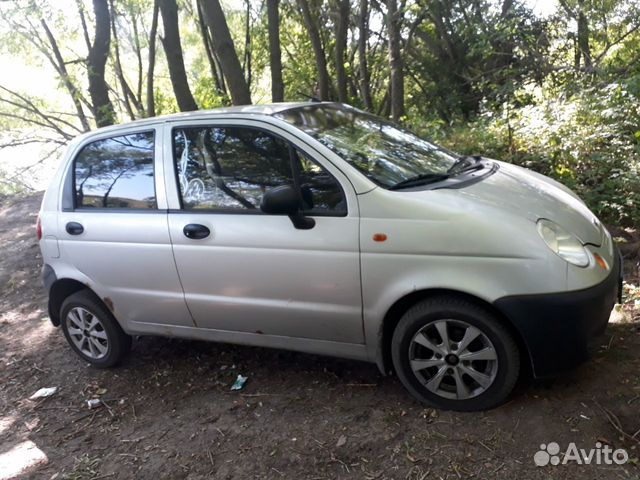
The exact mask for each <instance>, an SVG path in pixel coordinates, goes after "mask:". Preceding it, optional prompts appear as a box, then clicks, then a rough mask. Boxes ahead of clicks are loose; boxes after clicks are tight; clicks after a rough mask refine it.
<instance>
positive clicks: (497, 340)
mask: <svg viewBox="0 0 640 480" xmlns="http://www.w3.org/2000/svg"><path fill="white" fill-rule="evenodd" d="M443 335H446V336H447V339H448V342H445V341H444V339H443ZM447 345H448V347H446V346H447ZM445 347H446V348H445ZM391 356H392V359H393V366H394V367H395V371H396V373H397V375H398V377H399V378H400V381H401V382H402V384H403V385H404V387H405V388H406V389H407V390H408V391H409V392H410V393H411V394H412V395H413V396H414V397H415V398H416V399H417V400H419V401H420V402H422V403H425V404H427V405H429V406H432V407H436V408H441V409H445V410H457V411H477V410H486V409H490V408H493V407H496V406H498V405H500V404H501V403H503V402H504V401H505V400H506V398H507V397H508V396H509V394H510V393H511V391H512V390H513V387H514V385H515V383H516V381H517V379H518V375H519V372H520V352H519V350H518V346H517V344H516V342H515V340H514V338H513V335H512V334H511V333H510V332H509V331H508V330H507V329H506V328H505V327H504V326H503V325H502V324H501V323H500V322H499V321H498V320H497V319H496V317H495V316H494V315H493V314H492V313H491V312H490V311H489V310H488V309H485V308H483V307H482V306H480V305H477V304H475V303H474V302H472V301H469V300H466V299H464V298H459V297H456V296H439V297H433V298H430V299H427V300H424V301H421V302H419V303H417V304H416V305H414V306H413V307H411V308H410V309H409V310H408V311H407V312H406V313H405V314H404V315H403V316H402V318H401V319H400V321H399V323H398V325H397V326H396V329H395V330H394V333H393V338H392V340H391ZM438 357H440V358H438Z"/></svg>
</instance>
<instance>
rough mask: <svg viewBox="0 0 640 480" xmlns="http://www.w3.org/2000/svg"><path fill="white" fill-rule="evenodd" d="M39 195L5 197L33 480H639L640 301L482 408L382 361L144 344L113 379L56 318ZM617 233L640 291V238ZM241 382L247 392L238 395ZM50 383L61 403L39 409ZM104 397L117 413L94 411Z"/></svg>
mask: <svg viewBox="0 0 640 480" xmlns="http://www.w3.org/2000/svg"><path fill="white" fill-rule="evenodd" d="M39 202H40V196H39V195H34V196H31V197H27V198H24V199H20V200H13V201H9V200H6V199H5V200H4V201H2V203H1V204H0V289H1V298H0V459H1V458H4V459H5V461H6V459H7V458H15V457H16V455H13V457H10V456H7V455H6V453H7V452H10V451H12V449H15V448H18V447H20V446H25V445H31V447H35V448H37V449H39V450H35V448H32V449H31V450H30V452H31V453H33V452H39V454H40V456H41V457H40V463H39V464H37V465H35V466H33V467H31V468H30V469H29V470H28V471H26V472H23V474H22V477H21V478H43V479H54V478H58V479H62V478H68V479H103V478H105V479H120V478H136V479H148V478H150V479H165V478H167V479H192V480H195V479H204V478H216V479H227V478H238V479H252V478H269V479H279V478H285V479H334V478H356V479H361V478H362V479H416V480H417V479H427V478H429V479H431V478H433V479H461V478H519V479H530V478H531V479H533V478H575V479H578V478H579V479H590V478H593V479H596V478H598V479H600V478H607V479H613V478H624V479H626V478H640V463H639V460H638V456H639V451H640V443H639V442H638V441H639V440H640V431H639V429H640V415H639V413H640V377H639V374H638V373H639V372H640V323H639V322H638V315H637V314H636V311H635V309H634V307H633V306H632V305H625V306H624V307H623V308H622V309H620V311H619V312H618V313H617V314H614V317H615V319H616V320H617V322H616V323H612V324H611V325H610V327H609V328H608V331H607V334H606V335H605V336H604V337H603V338H602V340H601V345H602V346H601V348H600V349H599V351H598V353H596V354H595V356H594V358H593V359H592V360H591V361H590V362H588V363H587V364H585V365H584V366H583V367H581V368H580V369H578V370H576V371H574V372H572V373H571V374H570V375H567V376H566V377H564V378H560V379H556V380H554V381H546V382H533V381H524V382H521V385H519V386H518V388H517V389H516V391H515V392H514V394H513V395H512V397H511V400H510V401H509V402H508V403H507V404H506V405H504V406H502V407H500V408H497V409H495V410H492V411H489V412H483V413H468V414H462V413H452V412H445V411H434V410H432V409H428V408H425V407H424V406H422V405H420V404H418V403H417V402H415V401H414V400H412V398H411V397H409V395H408V394H407V393H405V391H404V390H403V388H402V386H401V385H400V383H399V381H398V380H397V379H396V378H393V377H383V376H381V375H380V374H379V373H378V371H377V369H376V367H375V366H374V365H369V364H365V363H359V362H354V361H346V360H339V359H331V358H323V357H318V356H313V355H304V354H298V353H290V352H284V351H277V350H268V349H260V348H249V347H239V346H231V345H222V344H213V343H203V342H193V341H182V340H172V339H166V338H152V337H145V338H140V339H137V340H136V341H135V342H134V347H133V351H132V352H131V355H130V356H129V358H128V360H127V361H126V362H125V363H124V364H123V365H122V366H121V367H119V368H117V369H113V370H106V371H100V370H96V369H94V368H91V367H89V366H88V365H87V364H86V363H84V362H82V361H81V360H80V359H79V358H78V357H77V356H76V355H75V354H73V353H72V351H71V350H70V348H69V347H68V346H67V344H66V343H65V340H64V337H63V335H62V332H61V331H60V330H59V329H56V328H54V327H53V326H52V325H51V323H50V322H49V320H48V318H47V315H46V299H45V295H44V292H43V289H42V287H41V283H40V276H39V274H40V266H41V258H40V253H39V250H38V248H37V243H36V238H35V229H34V223H35V220H36V212H37V210H38V207H39ZM618 235H621V236H624V237H625V238H626V243H625V244H624V245H623V252H624V254H625V256H626V274H627V277H628V280H629V281H630V282H631V283H633V284H636V285H637V284H638V278H637V277H638V275H637V264H636V262H637V260H638V249H639V248H638V247H639V245H640V243H638V242H637V238H635V237H634V234H633V232H631V233H629V232H618ZM239 373H241V374H243V375H246V376H248V377H249V380H248V382H247V385H246V388H245V389H244V390H242V391H240V392H231V391H230V390H229V387H230V385H231V384H232V383H233V380H234V379H235V377H236V376H237V375H238V374H239ZM52 386H57V387H59V391H58V393H56V394H55V395H53V396H52V397H50V398H48V399H45V400H40V401H31V400H28V397H29V396H30V395H31V394H32V393H34V392H35V391H36V390H38V389H39V388H41V387H52ZM98 397H101V398H102V399H103V400H104V401H105V403H106V405H107V406H108V407H104V406H103V407H99V408H97V409H94V410H89V409H88V407H87V405H86V401H87V399H90V398H98ZM634 434H635V437H634ZM25 442H32V443H29V444H27V443H25ZM549 442H557V443H559V444H560V446H561V448H562V451H564V449H566V447H567V446H568V444H569V442H575V444H576V446H577V447H578V448H583V449H586V450H590V449H592V448H595V446H596V442H601V443H603V444H608V445H611V446H612V447H613V448H615V449H617V448H624V449H626V451H627V452H628V455H629V457H630V460H629V462H627V463H626V464H624V465H593V464H592V465H579V464H577V463H575V462H572V463H570V464H567V465H562V464H561V465H557V466H551V465H549V466H546V467H536V466H535V464H534V460H533V456H534V454H535V453H536V452H537V451H538V450H539V449H540V445H541V444H548V443H549ZM13 451H14V453H15V450H13ZM3 454H5V455H4V456H2V455H3ZM45 456H46V458H45ZM18 457H19V456H18ZM0 462H1V460H0ZM3 467H4V469H5V471H8V467H7V465H6V464H5V465H4V466H3V465H2V464H0V477H2V473H1V472H2V471H3Z"/></svg>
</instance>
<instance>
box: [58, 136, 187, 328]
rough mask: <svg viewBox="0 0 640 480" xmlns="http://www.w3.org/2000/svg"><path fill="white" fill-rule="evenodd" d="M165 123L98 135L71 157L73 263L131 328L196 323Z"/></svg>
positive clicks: (64, 226)
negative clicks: (173, 208)
mask: <svg viewBox="0 0 640 480" xmlns="http://www.w3.org/2000/svg"><path fill="white" fill-rule="evenodd" d="M160 133H161V130H160V129H158V128H155V127H147V128H139V127H138V128H137V129H130V130H126V131H124V132H123V133H118V134H113V133H112V134H106V135H101V136H96V137H92V138H91V140H90V141H88V142H85V143H83V144H81V145H79V147H78V150H77V151H76V152H75V156H74V159H73V161H72V163H71V164H70V165H69V170H68V171H67V174H66V180H65V185H64V188H63V191H64V193H63V198H62V208H61V210H62V211H61V213H60V215H59V216H58V222H59V224H58V231H59V232H61V233H60V235H61V238H60V247H61V254H62V258H63V260H64V262H63V265H68V266H69V267H68V268H69V270H68V271H66V272H65V271H61V272H56V273H58V276H59V277H64V276H70V277H71V278H79V279H83V280H84V281H85V282H86V283H87V284H88V285H89V286H90V287H91V288H92V289H93V290H94V291H95V292H96V293H97V294H98V295H100V297H101V298H102V300H103V301H104V302H105V304H106V305H107V306H108V307H109V308H110V309H112V310H113V311H114V313H115V314H116V317H117V318H118V319H119V320H120V321H121V322H123V324H124V325H125V326H129V328H130V329H135V327H136V323H155V324H161V325H183V326H193V321H192V319H191V317H190V315H189V311H188V309H187V308H186V305H185V302H184V297H183V292H182V288H181V286H180V281H179V279H178V273H177V270H176V266H175V262H174V260H173V253H172V250H171V242H170V239H169V232H168V229H167V204H166V198H165V195H164V182H163V171H164V166H163V163H162V149H158V148H156V144H157V142H158V138H160Z"/></svg>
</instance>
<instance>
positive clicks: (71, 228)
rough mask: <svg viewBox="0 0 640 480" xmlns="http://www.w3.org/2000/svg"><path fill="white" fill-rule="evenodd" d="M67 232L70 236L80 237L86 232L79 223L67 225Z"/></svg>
mask: <svg viewBox="0 0 640 480" xmlns="http://www.w3.org/2000/svg"><path fill="white" fill-rule="evenodd" d="M65 230H66V231H67V233H68V234H69V235H80V234H81V233H82V232H84V227H83V226H82V224H80V223H78V222H69V223H67V225H66V227H65Z"/></svg>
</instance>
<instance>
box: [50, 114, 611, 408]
mask: <svg viewBox="0 0 640 480" xmlns="http://www.w3.org/2000/svg"><path fill="white" fill-rule="evenodd" d="M38 235H39V237H40V247H41V249H42V255H43V259H44V266H43V281H44V284H45V286H46V289H47V291H48V294H49V314H50V317H51V320H52V322H53V324H54V325H56V326H58V325H60V326H62V330H63V332H64V335H65V336H66V338H67V340H68V341H69V344H70V345H71V347H72V348H73V350H75V352H76V353H77V354H78V355H80V356H81V357H82V358H83V359H84V360H86V361H87V362H89V363H91V364H93V365H95V366H97V367H110V366H113V365H115V364H116V363H117V362H118V361H119V360H121V358H122V357H123V355H125V354H126V353H127V351H128V350H129V348H130V345H131V335H166V336H174V337H183V338H192V339H200V340H211V341H218V342H230V343H237V344H245V345H258V346H264V347H275V348H284V349H291V350H297V351H302V352H310V353H316V354H323V355H333V356H339V357H346V358H352V359H357V360H365V361H369V362H375V363H377V365H378V366H379V368H380V370H381V371H382V372H383V373H389V372H395V374H396V375H397V376H398V377H399V379H400V381H401V382H402V383H403V385H404V386H405V387H406V388H407V390H408V391H409V392H411V394H412V395H413V396H414V397H416V398H417V399H418V400H420V401H422V402H425V403H427V404H430V405H433V406H436V407H440V408H447V409H454V410H478V409H486V408H491V407H494V406H496V405H498V404H500V403H501V402H502V401H504V400H505V398H506V397H507V396H508V395H509V393H510V392H511V390H512V388H513V386H514V384H515V382H516V380H517V378H518V375H519V373H520V371H521V370H524V369H525V367H526V369H527V370H531V371H532V372H533V374H534V375H535V376H537V377H544V376H549V375H553V374H556V373H558V372H560V371H563V370H566V369H570V368H572V367H574V366H576V365H577V364H579V363H580V362H582V361H583V360H585V359H586V358H587V354H588V344H589V343H590V340H591V339H592V337H593V336H594V335H596V334H598V333H599V332H601V331H603V330H604V328H605V326H606V324H607V321H608V318H609V314H610V311H611V308H612V306H613V304H614V303H615V301H616V298H617V297H618V296H619V295H620V291H621V288H620V286H621V265H620V257H619V254H618V252H617V249H616V247H615V245H614V244H613V241H612V239H611V236H610V234H609V233H608V232H607V230H606V229H605V228H604V227H603V225H602V224H601V223H600V222H599V221H598V219H597V218H596V217H595V216H594V215H593V214H592V213H591V212H590V211H589V209H588V208H587V207H586V206H585V205H584V203H583V202H582V201H581V200H580V199H579V198H577V197H576V195H575V194H573V193H572V192H571V191H570V190H568V189H567V188H565V187H564V186H562V185H561V184H559V183H557V182H555V181H553V180H551V179H549V178H546V177H544V176H542V175H539V174H536V173H534V172H531V171H528V170H526V169H523V168H519V167H516V166H514V165H510V164H506V163H502V162H499V161H495V160H490V159H487V158H483V157H467V156H459V155H456V154H454V153H452V152H449V151H447V150H445V149H443V148H441V147H439V146H437V145H434V144H433V143H431V142H429V141H427V140H424V139H422V138H420V137H418V136H416V135H414V134H412V133H411V132H409V131H407V130H405V129H403V128H401V127H399V126H397V125H394V124H392V123H389V122H387V121H386V120H382V119H380V118H378V117H375V116H372V115H370V114H368V113H365V112H362V111H360V110H357V109H354V108H352V107H349V106H346V105H341V104H335V103H320V102H319V103H289V104H274V105H261V106H247V107H234V108H228V109H220V110H212V111H199V112H193V113H185V114H178V115H173V116H168V117H162V118H150V119H146V120H141V121H137V122H133V123H129V124H126V125H119V126H114V127H108V128H103V129H99V130H96V131H94V132H91V133H88V134H86V135H83V136H82V137H79V138H77V139H76V140H75V141H73V142H72V144H71V145H70V146H69V148H68V151H67V153H66V155H65V157H64V160H63V161H62V163H61V165H60V168H59V170H58V172H57V174H56V176H55V178H54V179H53V181H52V183H51V186H50V187H49V189H48V190H47V192H46V195H45V197H44V200H43V202H42V208H41V211H40V216H39V220H38Z"/></svg>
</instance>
